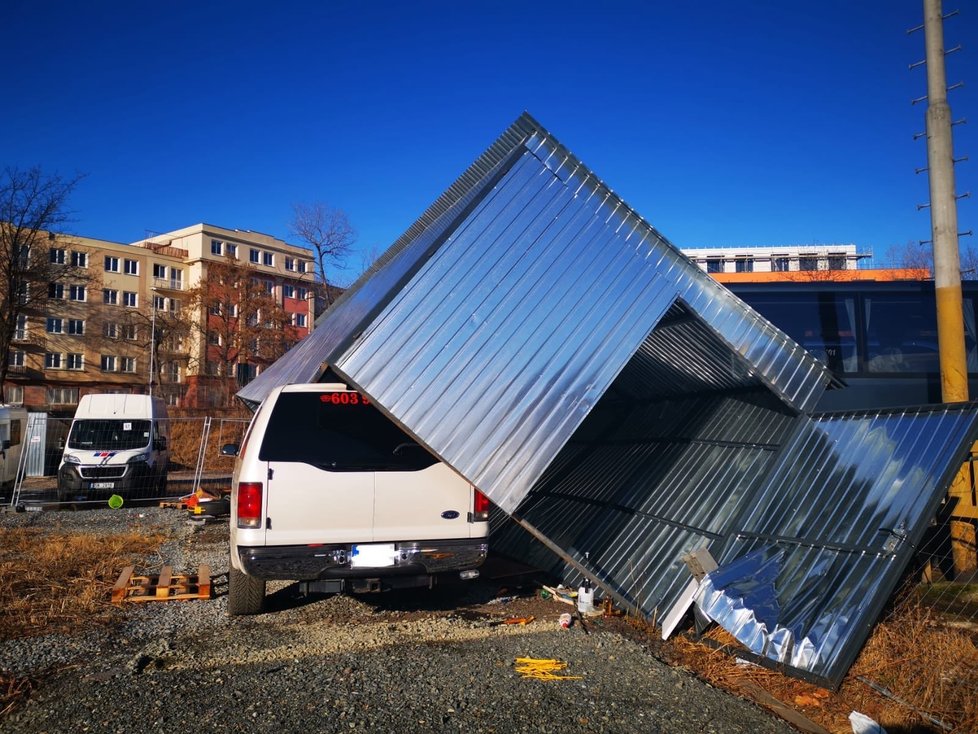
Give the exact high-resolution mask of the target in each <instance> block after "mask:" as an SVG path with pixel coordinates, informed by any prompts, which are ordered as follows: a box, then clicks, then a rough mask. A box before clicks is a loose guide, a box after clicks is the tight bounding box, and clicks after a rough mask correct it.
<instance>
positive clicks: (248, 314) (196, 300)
mask: <svg viewBox="0 0 978 734" xmlns="http://www.w3.org/2000/svg"><path fill="white" fill-rule="evenodd" d="M271 283H272V281H269V280H267V279H265V278H263V277H260V274H259V272H258V271H257V270H256V269H255V268H252V267H250V266H249V265H247V264H245V263H240V262H238V261H237V260H232V259H226V260H225V261H223V262H208V265H207V274H206V276H205V277H204V278H203V279H202V280H201V282H200V284H199V285H198V286H197V287H196V288H194V289H193V290H191V291H190V293H188V299H189V300H190V302H191V304H192V305H191V310H192V312H194V313H196V314H199V317H198V318H197V319H196V320H195V321H194V322H193V324H192V326H191V328H192V329H193V331H194V332H195V333H196V335H197V336H199V337H200V338H201V339H202V341H203V346H202V350H203V351H202V357H201V361H202V362H203V365H202V366H203V367H204V370H203V371H204V374H206V375H207V376H208V377H210V378H213V380H214V381H216V382H217V383H218V384H219V385H220V387H221V390H220V399H221V402H222V407H226V406H227V405H230V403H231V398H232V396H233V395H234V393H235V392H236V391H237V389H238V388H239V387H240V386H241V381H239V377H243V373H242V372H241V370H244V369H250V368H251V367H252V366H255V365H262V366H264V365H267V364H271V363H272V362H274V361H275V360H276V359H278V358H279V357H281V356H282V355H283V354H285V352H286V351H288V349H289V348H291V346H292V345H293V344H294V343H295V342H296V341H298V336H297V334H296V332H295V329H294V327H293V326H292V322H291V315H290V314H289V313H287V312H286V311H285V309H284V308H283V307H282V305H281V303H280V302H279V301H278V300H277V299H276V297H275V295H274V293H273V292H272V290H271Z"/></svg>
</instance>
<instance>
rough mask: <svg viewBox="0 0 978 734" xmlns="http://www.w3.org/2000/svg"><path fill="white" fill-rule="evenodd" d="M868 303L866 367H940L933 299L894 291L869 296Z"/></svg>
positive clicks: (905, 369) (886, 369) (874, 369)
mask: <svg viewBox="0 0 978 734" xmlns="http://www.w3.org/2000/svg"><path fill="white" fill-rule="evenodd" d="M865 304H866V369H867V371H869V372H875V373H880V372H938V371H940V365H939V362H938V349H937V315H936V306H935V303H934V301H933V300H932V299H930V298H921V297H920V295H918V294H912V293H907V294H893V295H885V296H867V297H866V299H865Z"/></svg>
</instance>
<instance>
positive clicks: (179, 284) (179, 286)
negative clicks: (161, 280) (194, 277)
mask: <svg viewBox="0 0 978 734" xmlns="http://www.w3.org/2000/svg"><path fill="white" fill-rule="evenodd" d="M170 287H171V288H172V289H173V290H175V291H179V290H183V271H182V270H180V269H178V268H170Z"/></svg>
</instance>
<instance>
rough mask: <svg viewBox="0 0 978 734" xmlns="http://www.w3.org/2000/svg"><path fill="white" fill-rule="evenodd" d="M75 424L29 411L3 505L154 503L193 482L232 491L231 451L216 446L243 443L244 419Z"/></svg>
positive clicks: (186, 490)
mask: <svg viewBox="0 0 978 734" xmlns="http://www.w3.org/2000/svg"><path fill="white" fill-rule="evenodd" d="M89 423H90V425H86V426H81V425H79V426H76V428H75V432H74V433H72V432H71V426H72V420H71V419H70V418H56V417H53V416H49V415H47V414H45V413H30V414H28V417H27V425H26V428H25V429H24V431H23V436H22V442H21V444H20V445H19V447H17V446H15V447H12V448H13V450H14V451H13V452H11V453H14V452H16V450H17V449H18V448H19V455H18V456H12V457H11V458H15V459H16V467H17V469H16V475H15V477H14V478H13V481H12V482H9V481H8V482H7V484H6V485H5V486H4V488H3V489H2V490H0V504H3V503H6V504H9V505H10V506H12V507H15V508H18V509H23V510H28V511H30V510H39V509H44V508H45V507H49V506H57V505H62V504H72V505H76V506H83V507H84V506H88V507H98V506H106V505H109V503H110V500H111V502H112V504H113V505H117V504H118V502H119V499H121V500H122V501H123V502H133V501H138V502H143V501H157V500H162V499H166V498H173V497H179V496H182V495H185V494H189V493H191V492H193V491H194V490H196V489H198V488H203V489H207V490H213V491H220V490H229V489H230V486H231V472H232V469H233V466H234V458H233V457H232V456H222V455H221V453H220V449H221V446H223V445H225V444H228V443H235V444H236V443H240V441H241V439H242V437H243V435H244V431H245V429H246V428H247V426H248V420H247V419H246V418H225V417H212V416H201V417H181V418H170V419H169V421H168V425H167V424H166V423H163V424H161V425H160V426H157V425H154V424H151V422H150V421H139V420H128V419H127V420H119V421H114V420H109V421H98V422H89Z"/></svg>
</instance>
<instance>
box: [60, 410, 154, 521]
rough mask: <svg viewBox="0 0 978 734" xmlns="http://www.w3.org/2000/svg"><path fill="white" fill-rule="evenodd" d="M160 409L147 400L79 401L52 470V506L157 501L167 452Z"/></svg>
mask: <svg viewBox="0 0 978 734" xmlns="http://www.w3.org/2000/svg"><path fill="white" fill-rule="evenodd" d="M169 436H170V423H169V419H168V416H167V412H166V405H165V404H164V402H163V401H162V400H161V399H160V398H151V397H150V396H149V395H124V394H107V395H100V394H97V395H83V396H82V398H81V400H79V401H78V408H77V410H75V417H74V420H72V422H71V431H70V432H69V433H68V440H67V442H66V443H65V450H64V454H63V455H62V457H61V464H60V466H59V467H58V500H59V501H60V502H67V501H72V500H77V499H94V498H97V497H104V496H107V495H112V494H118V495H120V496H122V497H159V496H161V495H162V494H163V491H164V490H165V488H166V480H167V468H168V466H169V463H170V451H169V447H168V445H167V441H168V440H169Z"/></svg>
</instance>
